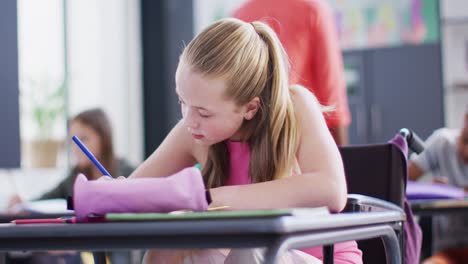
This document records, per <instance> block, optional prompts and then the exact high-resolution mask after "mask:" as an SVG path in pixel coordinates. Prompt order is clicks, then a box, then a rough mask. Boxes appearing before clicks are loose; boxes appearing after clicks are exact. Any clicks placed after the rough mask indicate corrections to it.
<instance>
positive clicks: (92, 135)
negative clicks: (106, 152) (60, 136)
mask: <svg viewBox="0 0 468 264" xmlns="http://www.w3.org/2000/svg"><path fill="white" fill-rule="evenodd" d="M70 135H71V136H77V137H78V138H79V139H80V140H81V141H82V142H83V144H84V145H85V146H86V147H87V148H88V149H89V150H90V151H91V153H93V154H94V156H96V158H98V159H99V157H100V156H101V151H102V150H101V138H100V137H99V135H98V133H97V132H96V131H95V130H94V129H92V128H91V127H90V126H88V125H85V124H83V123H82V122H80V121H72V122H71V124H70ZM71 145H72V146H71V154H72V155H73V157H74V158H75V159H76V162H77V164H76V165H77V166H78V167H81V168H84V167H90V166H92V162H91V161H90V160H89V158H88V157H87V156H86V155H85V154H84V153H83V151H82V150H81V149H80V148H79V147H78V146H77V145H76V144H71Z"/></svg>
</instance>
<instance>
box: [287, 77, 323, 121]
mask: <svg viewBox="0 0 468 264" xmlns="http://www.w3.org/2000/svg"><path fill="white" fill-rule="evenodd" d="M289 92H290V95H291V101H292V104H293V106H294V110H295V112H296V115H298V114H299V115H300V114H302V113H304V112H308V110H311V109H319V110H320V104H319V103H318V100H317V97H315V95H314V94H313V93H312V92H311V91H309V90H308V89H307V88H305V87H304V86H301V85H298V84H295V85H291V86H290V87H289Z"/></svg>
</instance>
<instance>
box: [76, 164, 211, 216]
mask: <svg viewBox="0 0 468 264" xmlns="http://www.w3.org/2000/svg"><path fill="white" fill-rule="evenodd" d="M73 207H74V210H75V215H76V217H77V220H78V221H79V222H88V220H89V218H88V217H89V216H96V215H97V216H100V215H101V216H103V215H105V214H106V213H151V212H154V213H157V212H160V213H166V212H170V211H175V210H181V209H188V210H192V211H206V210H207V209H208V202H207V198H206V194H205V186H204V183H203V178H202V175H201V173H200V170H199V169H197V168H195V167H190V168H186V169H184V170H182V171H180V172H178V173H175V174H173V175H171V176H168V177H157V178H156V177H155V178H149V177H148V178H136V179H124V180H98V181H88V179H87V178H86V176H85V175H83V174H79V175H78V176H77V178H76V180H75V185H74V187H73Z"/></svg>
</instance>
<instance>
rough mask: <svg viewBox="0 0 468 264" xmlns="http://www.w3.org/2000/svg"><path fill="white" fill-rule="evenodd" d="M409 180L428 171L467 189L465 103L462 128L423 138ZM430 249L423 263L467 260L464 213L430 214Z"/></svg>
mask: <svg viewBox="0 0 468 264" xmlns="http://www.w3.org/2000/svg"><path fill="white" fill-rule="evenodd" d="M408 172H409V178H410V180H413V181H415V180H418V179H419V178H420V177H421V176H422V175H424V174H425V173H431V174H432V176H434V177H435V178H434V179H435V181H436V182H439V183H446V184H450V185H454V186H457V187H461V188H464V189H465V191H468V105H467V107H466V112H465V116H464V126H463V128H462V129H447V128H442V129H439V130H436V131H435V132H434V133H433V134H432V135H431V136H430V137H429V138H428V139H427V141H426V148H425V150H424V151H423V152H422V153H421V154H419V155H418V156H413V157H412V159H411V161H410V164H409V168H408ZM433 251H434V252H436V253H435V255H433V256H432V257H431V258H429V259H427V260H425V261H424V262H423V263H424V264H462V263H467V262H468V217H466V216H465V215H450V216H435V217H433Z"/></svg>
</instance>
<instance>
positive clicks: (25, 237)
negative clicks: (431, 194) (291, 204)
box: [0, 211, 405, 263]
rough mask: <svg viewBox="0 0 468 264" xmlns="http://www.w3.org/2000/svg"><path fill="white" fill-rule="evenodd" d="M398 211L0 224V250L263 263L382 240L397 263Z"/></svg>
mask: <svg viewBox="0 0 468 264" xmlns="http://www.w3.org/2000/svg"><path fill="white" fill-rule="evenodd" d="M404 219H405V215H404V213H402V212H397V211H382V212H366V213H341V214H326V215H317V216H313V215H297V216H296V215H293V216H271V217H246V218H238V219H204V220H203V219H188V220H178V221H146V222H108V223H88V224H40V225H13V224H0V251H9V250H33V251H34V250H41V251H42V250H91V251H103V250H119V249H149V248H168V249H169V248H178V249H181V248H200V249H201V248H250V247H266V248H267V250H266V253H265V263H275V260H276V258H277V256H278V255H281V254H282V253H283V252H284V251H285V250H287V249H291V248H305V247H313V246H320V245H327V244H332V243H338V242H342V241H348V240H360V239H368V238H373V237H382V238H383V241H384V244H385V248H386V249H387V259H388V263H401V251H400V246H399V241H398V238H397V236H396V233H395V230H394V225H401V222H402V221H404Z"/></svg>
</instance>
